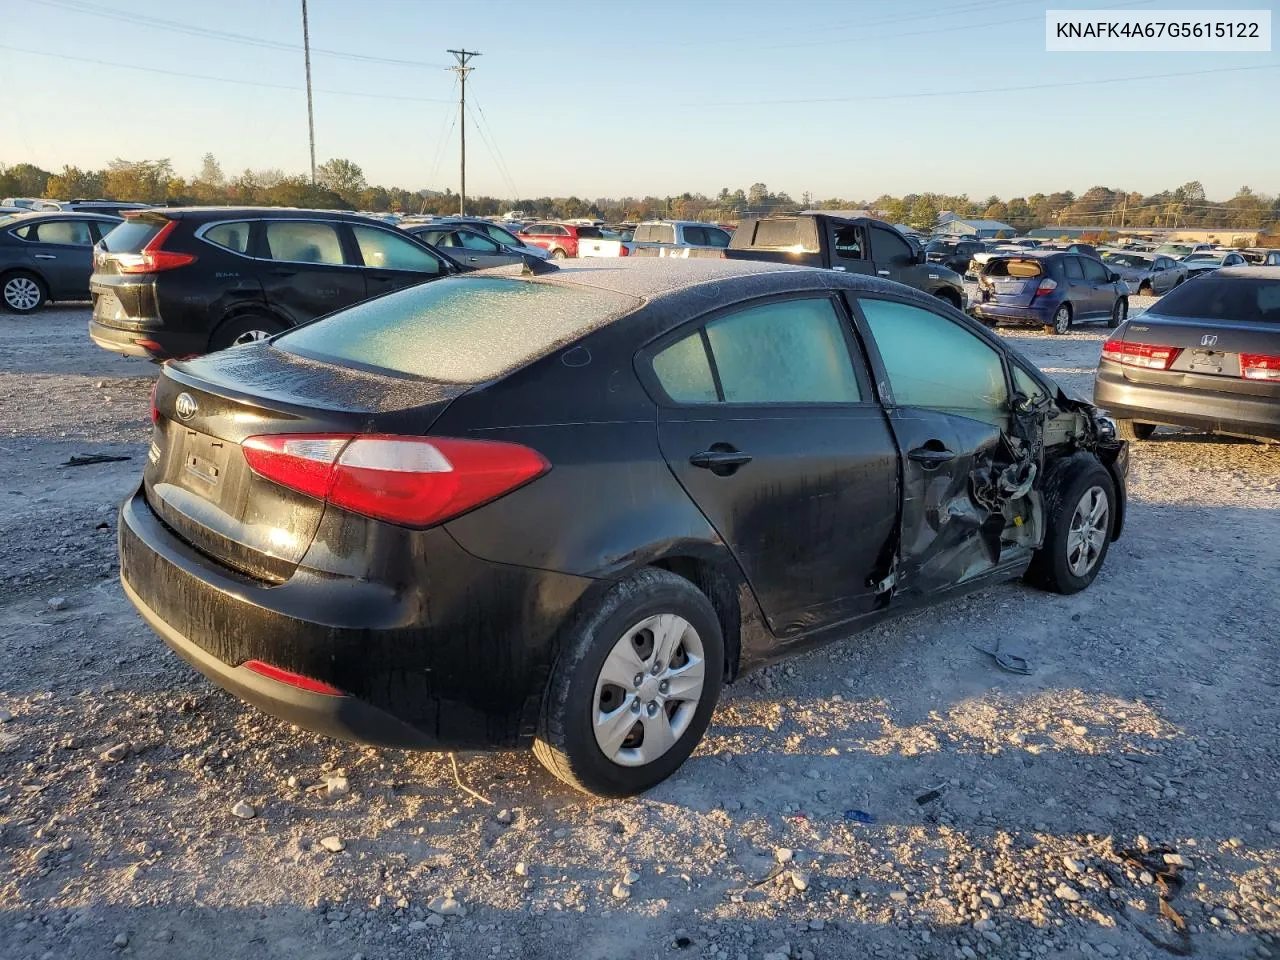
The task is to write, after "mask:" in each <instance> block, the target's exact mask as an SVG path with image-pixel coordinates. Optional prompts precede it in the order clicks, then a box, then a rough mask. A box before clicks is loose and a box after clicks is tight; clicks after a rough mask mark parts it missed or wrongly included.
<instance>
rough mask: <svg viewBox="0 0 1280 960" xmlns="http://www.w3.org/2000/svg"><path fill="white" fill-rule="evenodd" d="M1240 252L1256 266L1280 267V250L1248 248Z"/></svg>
mask: <svg viewBox="0 0 1280 960" xmlns="http://www.w3.org/2000/svg"><path fill="white" fill-rule="evenodd" d="M1240 252H1241V253H1243V254H1244V258H1245V259H1246V260H1247V261H1249V263H1251V264H1253V265H1254V266H1269V267H1275V266H1280V250H1272V249H1270V248H1268V247H1246V248H1245V249H1244V250H1242V251H1240Z"/></svg>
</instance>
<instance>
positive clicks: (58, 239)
mask: <svg viewBox="0 0 1280 960" xmlns="http://www.w3.org/2000/svg"><path fill="white" fill-rule="evenodd" d="M31 232H32V234H33V236H32V237H31V238H30V239H33V240H35V241H37V242H38V243H57V244H62V245H64V246H71V247H91V246H93V237H92V235H90V233H89V224H88V223H87V222H86V221H84V220H46V221H45V222H44V223H37V224H35V226H34V229H33V230H32V231H31Z"/></svg>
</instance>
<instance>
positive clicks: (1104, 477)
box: [1027, 453, 1116, 594]
mask: <svg viewBox="0 0 1280 960" xmlns="http://www.w3.org/2000/svg"><path fill="white" fill-rule="evenodd" d="M1055 467H1056V469H1052V470H1051V471H1050V472H1049V474H1048V476H1047V477H1046V478H1045V483H1044V487H1043V488H1042V493H1043V495H1044V511H1045V534H1044V543H1042V544H1041V545H1040V549H1039V550H1037V551H1036V553H1035V556H1033V557H1032V559H1031V565H1030V566H1029V567H1028V568H1027V580H1028V582H1030V583H1033V584H1035V585H1036V586H1038V587H1041V588H1042V589H1045V590H1050V591H1052V592H1054V593H1063V594H1070V593H1078V592H1080V591H1081V590H1083V589H1084V588H1085V587H1087V586H1089V584H1091V583H1093V580H1094V577H1096V576H1097V575H1098V571H1099V570H1100V569H1102V562H1103V561H1104V560H1105V559H1106V557H1107V548H1108V547H1109V546H1110V545H1111V527H1112V519H1113V518H1114V517H1115V515H1116V510H1115V499H1116V492H1115V485H1114V484H1113V483H1112V482H1111V474H1109V473H1107V468H1106V467H1104V466H1103V465H1102V464H1101V463H1099V462H1098V461H1097V460H1096V459H1094V457H1092V456H1090V455H1089V454H1087V453H1081V454H1077V455H1075V456H1073V457H1071V458H1070V459H1067V460H1063V461H1060V462H1059V463H1058V464H1056V465H1055Z"/></svg>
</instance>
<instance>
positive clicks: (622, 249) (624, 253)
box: [618, 243, 631, 257]
mask: <svg viewBox="0 0 1280 960" xmlns="http://www.w3.org/2000/svg"><path fill="white" fill-rule="evenodd" d="M618 256H620V257H629V256H631V251H630V250H628V249H627V245H626V244H625V243H620V244H618Z"/></svg>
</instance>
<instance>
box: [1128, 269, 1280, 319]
mask: <svg viewBox="0 0 1280 960" xmlns="http://www.w3.org/2000/svg"><path fill="white" fill-rule="evenodd" d="M1152 313H1159V314H1160V315H1161V316H1165V317H1186V318H1196V317H1204V318H1205V319H1207V320H1240V321H1244V322H1251V323H1259V322H1262V323H1280V278H1277V279H1275V280H1272V279H1269V278H1255V277H1214V276H1208V277H1196V278H1195V279H1194V280H1192V281H1190V282H1189V283H1184V284H1182V285H1181V286H1178V287H1175V288H1174V289H1173V290H1171V291H1170V292H1169V293H1166V294H1165V295H1164V296H1163V297H1161V298H1160V303H1159V306H1158V308H1157V309H1154V310H1152Z"/></svg>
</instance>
